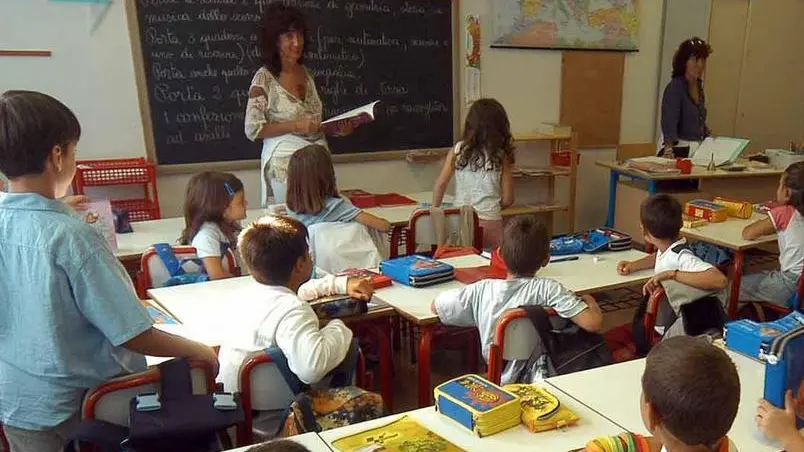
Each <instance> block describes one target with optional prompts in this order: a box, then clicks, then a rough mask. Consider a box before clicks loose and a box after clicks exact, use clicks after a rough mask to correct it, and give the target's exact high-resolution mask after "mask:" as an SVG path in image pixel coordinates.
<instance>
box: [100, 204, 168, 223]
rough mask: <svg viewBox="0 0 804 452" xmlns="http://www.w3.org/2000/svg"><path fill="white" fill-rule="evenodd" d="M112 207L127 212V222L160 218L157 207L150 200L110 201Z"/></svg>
mask: <svg viewBox="0 0 804 452" xmlns="http://www.w3.org/2000/svg"><path fill="white" fill-rule="evenodd" d="M111 203H112V207H114V208H116V209H124V210H128V218H129V221H132V222H134V221H148V220H158V219H159V218H160V214H159V206H158V205H157V204H155V203H154V202H153V201H151V200H150V199H122V200H116V201H111Z"/></svg>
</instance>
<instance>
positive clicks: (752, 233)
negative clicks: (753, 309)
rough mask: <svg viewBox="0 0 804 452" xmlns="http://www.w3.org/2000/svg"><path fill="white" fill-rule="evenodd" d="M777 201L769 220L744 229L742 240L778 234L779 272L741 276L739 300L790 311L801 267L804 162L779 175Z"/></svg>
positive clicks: (803, 231)
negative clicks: (769, 303)
mask: <svg viewBox="0 0 804 452" xmlns="http://www.w3.org/2000/svg"><path fill="white" fill-rule="evenodd" d="M776 201H778V202H779V204H781V205H780V206H778V207H774V208H772V209H771V210H770V212H768V218H766V219H764V220H759V221H757V222H755V223H754V224H750V225H748V226H746V227H745V229H743V238H744V239H746V240H754V239H757V238H759V237H762V236H764V235H770V234H774V233H775V234H777V236H778V242H779V264H780V269H779V270H773V271H766V272H761V273H754V274H750V275H745V276H743V277H742V279H740V298H739V300H740V301H768V302H771V303H773V304H776V305H779V306H783V307H785V308H789V307H791V306H790V305H789V302H790V300H791V298H792V297H793V295H794V294H795V293H796V288H797V286H798V279H799V277H800V276H801V270H802V268H804V217H803V216H802V212H804V162H798V163H794V164H792V165H790V166H788V167H787V169H786V170H785V171H784V173H782V176H781V178H780V179H779V188H778V189H777V190H776Z"/></svg>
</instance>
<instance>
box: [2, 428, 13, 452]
mask: <svg viewBox="0 0 804 452" xmlns="http://www.w3.org/2000/svg"><path fill="white" fill-rule="evenodd" d="M0 445H2V446H3V450H5V451H10V450H11V446H9V445H8V441H7V440H6V435H5V433H4V432H3V424H0Z"/></svg>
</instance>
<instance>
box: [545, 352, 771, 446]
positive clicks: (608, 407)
mask: <svg viewBox="0 0 804 452" xmlns="http://www.w3.org/2000/svg"><path fill="white" fill-rule="evenodd" d="M727 353H728V354H729V356H730V357H731V359H732V360H734V364H735V365H736V366H737V372H738V373H739V375H740V405H739V408H738V411H737V418H736V419H735V420H734V424H733V425H732V428H731V430H730V431H729V437H730V438H731V439H732V441H734V443H735V444H736V445H737V448H738V449H739V450H741V451H751V452H763V451H768V452H771V451H776V450H778V448H775V447H773V446H771V445H770V443H769V442H768V441H767V440H765V439H764V438H762V435H761V433H759V431H758V430H757V428H756V424H755V423H754V414H755V412H756V407H757V400H759V399H760V398H761V397H762V394H763V393H764V381H765V366H764V365H763V364H762V363H760V362H759V361H754V360H752V359H750V358H747V357H745V356H743V355H740V354H737V353H734V352H731V351H727ZM683 364H684V363H679V365H683ZM644 370H645V360H644V359H640V360H636V361H628V362H625V363H620V364H614V365H610V366H606V367H599V368H597V369H591V370H586V371H583V372H576V373H573V374H568V375H561V376H558V377H552V378H548V379H547V380H545V381H546V382H547V383H549V384H550V385H552V386H553V387H555V388H557V389H559V390H560V391H561V392H563V393H565V394H568V395H570V396H572V398H574V399H576V400H578V401H579V402H581V403H583V404H584V405H586V406H588V407H589V408H591V409H592V410H594V411H595V412H597V413H600V414H601V415H603V416H605V417H606V418H607V419H609V420H610V421H612V422H614V423H615V424H617V425H619V426H621V427H623V428H624V429H626V430H629V431H632V432H635V433H639V434H642V435H648V434H650V433H649V432H648V431H647V429H645V426H644V425H643V423H642V416H641V414H640V408H639V397H640V393H641V388H642V383H641V379H642V372H643V371H644ZM562 400H563V399H562ZM712 409H713V410H714V409H717V407H712Z"/></svg>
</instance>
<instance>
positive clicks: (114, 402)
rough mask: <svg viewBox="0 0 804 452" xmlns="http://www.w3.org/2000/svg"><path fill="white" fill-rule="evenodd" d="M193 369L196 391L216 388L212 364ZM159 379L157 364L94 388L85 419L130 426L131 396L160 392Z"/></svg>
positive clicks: (192, 364)
mask: <svg viewBox="0 0 804 452" xmlns="http://www.w3.org/2000/svg"><path fill="white" fill-rule="evenodd" d="M190 372H191V377H192V384H193V393H194V394H213V393H214V392H215V391H216V386H215V377H214V376H213V373H212V367H211V366H210V365H209V364H207V363H205V362H203V361H191V362H190ZM160 378H161V376H160V373H159V368H156V367H154V368H151V369H148V370H146V371H145V372H140V373H136V374H131V375H125V376H122V377H118V378H115V379H112V380H109V381H107V382H106V383H103V384H101V385H99V386H96V387H94V388H92V389H91V390H90V391H89V392H88V393H87V395H86V396H85V397H84V402H83V406H82V409H81V412H82V417H83V419H98V420H102V421H106V422H109V423H112V424H116V425H120V426H123V427H128V426H129V418H128V417H129V402H130V401H131V398H132V397H136V396H137V395H139V394H143V393H148V392H158V391H159V384H160ZM6 450H8V449H6ZM80 450H81V452H88V451H91V450H92V448H90V447H87V446H84V445H82V446H81V448H80Z"/></svg>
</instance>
